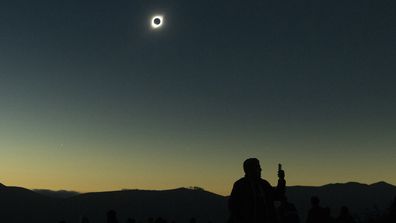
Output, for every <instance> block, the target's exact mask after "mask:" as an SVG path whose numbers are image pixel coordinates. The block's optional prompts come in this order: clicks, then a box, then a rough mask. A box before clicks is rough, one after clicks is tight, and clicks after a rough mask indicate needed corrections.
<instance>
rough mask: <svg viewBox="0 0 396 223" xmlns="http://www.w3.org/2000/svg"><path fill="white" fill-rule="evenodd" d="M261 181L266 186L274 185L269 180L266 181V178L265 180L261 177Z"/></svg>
mask: <svg viewBox="0 0 396 223" xmlns="http://www.w3.org/2000/svg"><path fill="white" fill-rule="evenodd" d="M260 183H261V184H262V185H264V186H266V187H272V186H271V184H270V183H269V182H268V181H266V180H264V179H262V178H261V179H260Z"/></svg>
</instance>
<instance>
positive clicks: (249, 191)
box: [228, 158, 286, 223]
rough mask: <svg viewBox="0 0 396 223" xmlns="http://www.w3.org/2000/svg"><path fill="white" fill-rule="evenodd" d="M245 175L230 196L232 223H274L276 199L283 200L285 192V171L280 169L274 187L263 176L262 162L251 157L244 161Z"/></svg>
mask: <svg viewBox="0 0 396 223" xmlns="http://www.w3.org/2000/svg"><path fill="white" fill-rule="evenodd" d="M243 170H244V171H245V177H243V178H241V179H239V180H238V181H236V182H235V183H234V187H233V188H232V192H231V196H230V198H229V201H228V202H229V203H228V205H229V210H230V212H231V216H230V219H229V222H232V223H273V222H276V219H277V218H276V211H275V207H274V201H275V200H281V199H282V197H283V196H284V193H285V186H286V181H285V179H284V178H285V173H284V171H283V170H281V168H279V170H278V177H279V180H278V186H277V187H276V188H273V187H272V186H271V185H270V184H269V183H268V182H267V181H266V180H264V179H262V178H261V167H260V162H259V160H258V159H256V158H249V159H247V160H245V162H244V163H243Z"/></svg>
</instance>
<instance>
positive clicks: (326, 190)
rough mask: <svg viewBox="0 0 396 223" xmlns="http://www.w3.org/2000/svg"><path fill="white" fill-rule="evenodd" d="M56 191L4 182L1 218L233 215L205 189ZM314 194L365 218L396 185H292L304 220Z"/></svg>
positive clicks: (220, 218) (11, 221)
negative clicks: (113, 213)
mask: <svg viewBox="0 0 396 223" xmlns="http://www.w3.org/2000/svg"><path fill="white" fill-rule="evenodd" d="M43 191H44V192H45V193H43ZM53 193H56V192H53ZM53 193H52V192H49V191H48V190H39V191H31V190H28V189H25V188H20V187H7V186H4V185H3V186H0V216H1V218H2V219H0V222H8V223H22V222H33V223H34V222H40V223H47V222H48V223H50V222H52V223H53V222H58V221H59V220H60V219H64V220H66V222H78V219H79V218H80V217H81V216H87V217H88V218H89V219H90V220H91V222H98V223H101V222H102V223H105V219H106V212H107V211H108V210H110V209H114V210H116V211H117V214H118V217H119V219H120V222H124V221H125V219H126V218H127V217H134V218H136V219H138V220H143V219H147V217H150V216H151V217H158V216H161V217H164V218H166V219H169V220H175V221H176V222H187V221H188V219H189V218H191V217H196V218H197V220H198V222H207V221H208V220H211V221H212V222H219V223H223V222H225V221H226V219H227V216H228V211H227V205H226V204H227V197H224V196H221V195H217V194H214V193H211V192H208V191H205V190H201V189H187V188H178V189H173V190H162V191H154V190H122V191H110V192H97V193H85V194H74V195H73V196H66V198H65V197H62V196H58V195H57V196H53ZM61 193H62V192H61ZM69 195H71V194H69ZM312 195H317V196H319V197H320V198H321V203H322V205H323V206H329V207H330V208H331V209H332V215H333V216H336V215H338V211H339V208H340V206H342V205H347V206H348V207H350V209H351V211H352V212H353V213H355V214H356V215H359V216H361V217H362V218H364V217H365V215H366V214H375V212H376V209H378V211H379V212H381V211H383V210H385V209H386V207H388V205H389V204H390V202H391V200H392V199H393V197H394V196H395V195H396V187H395V186H393V185H390V184H388V183H385V182H379V183H375V184H371V185H367V184H360V183H345V184H328V185H324V186H320V187H308V186H292V187H288V189H287V196H288V198H289V200H290V201H291V202H293V203H294V204H295V205H296V207H297V208H298V210H299V213H300V216H301V217H302V218H303V219H304V218H305V214H306V213H307V211H308V209H309V206H310V203H309V200H310V197H311V196H312Z"/></svg>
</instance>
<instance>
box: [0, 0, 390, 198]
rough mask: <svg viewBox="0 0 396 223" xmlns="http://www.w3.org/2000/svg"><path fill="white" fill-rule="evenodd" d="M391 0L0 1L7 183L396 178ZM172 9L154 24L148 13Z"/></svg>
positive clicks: (105, 185)
mask: <svg viewBox="0 0 396 223" xmlns="http://www.w3.org/2000/svg"><path fill="white" fill-rule="evenodd" d="M395 9H396V3H395V1H393V0H381V1H378V0H349V1H345V0H323V1H313V0H312V1H311V0H301V1H292V0H282V1H279V0H243V1H242V0H227V1H213V0H199V1H185V0H173V1H166V0H161V1H159V0H158V1H156V0H135V1H133V0H129V1H126V0H119V1H110V0H106V1H105V0H95V1H81V0H37V1H30V0H16V1H1V2H0V108H1V109H0V152H1V153H0V182H1V183H4V184H6V185H18V186H23V187H27V188H48V189H55V190H57V189H68V190H77V191H82V192H87V191H102V190H118V189H122V188H140V189H167V188H176V187H181V186H201V187H203V188H205V189H207V190H210V191H213V192H216V193H220V194H224V195H226V194H229V192H230V190H231V187H232V184H233V182H234V181H235V180H237V179H238V178H240V177H241V176H243V171H242V162H243V160H244V159H246V158H248V157H257V158H259V159H260V160H261V163H262V169H263V177H264V178H266V179H268V180H269V181H270V183H272V184H275V183H276V170H277V164H278V163H279V162H280V163H282V164H283V166H284V169H285V171H286V175H287V180H288V184H289V185H322V184H327V183H334V182H348V181H358V182H362V183H373V182H377V181H381V180H384V181H387V182H389V183H392V184H396V176H395V174H394V171H395V170H396V153H395V149H396V128H395V126H396V99H395V98H396V87H395V83H396V75H395V71H396V41H395V39H396V25H395V24H396V14H395V13H394V12H395ZM157 13H161V14H163V15H164V17H165V20H166V23H165V26H164V27H163V28H162V29H161V30H155V31H153V30H150V28H149V22H150V21H149V20H150V17H151V16H152V15H155V14H157Z"/></svg>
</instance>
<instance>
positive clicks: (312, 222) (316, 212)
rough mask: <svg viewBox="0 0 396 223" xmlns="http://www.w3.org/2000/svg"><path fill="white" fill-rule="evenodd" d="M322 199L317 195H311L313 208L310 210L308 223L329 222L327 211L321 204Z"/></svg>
mask: <svg viewBox="0 0 396 223" xmlns="http://www.w3.org/2000/svg"><path fill="white" fill-rule="evenodd" d="M319 203H320V200H319V198H318V197H316V196H312V197H311V205H312V207H311V209H310V210H309V212H308V217H307V223H323V222H327V219H326V211H325V209H324V208H322V207H321V206H320V205H319Z"/></svg>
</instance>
